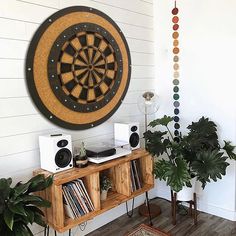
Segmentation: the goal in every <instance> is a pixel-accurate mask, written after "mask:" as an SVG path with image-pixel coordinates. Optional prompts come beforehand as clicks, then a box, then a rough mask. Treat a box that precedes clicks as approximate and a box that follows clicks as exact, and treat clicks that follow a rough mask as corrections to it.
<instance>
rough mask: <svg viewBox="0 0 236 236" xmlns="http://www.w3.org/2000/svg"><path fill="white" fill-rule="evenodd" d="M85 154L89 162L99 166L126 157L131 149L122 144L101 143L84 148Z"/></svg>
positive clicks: (114, 142) (116, 142) (126, 144)
mask: <svg viewBox="0 0 236 236" xmlns="http://www.w3.org/2000/svg"><path fill="white" fill-rule="evenodd" d="M86 153H87V156H88V160H89V161H90V162H93V163H96V164H99V163H103V162H106V161H110V160H113V159H116V158H119V157H123V156H126V155H128V154H130V153H131V148H130V145H129V144H128V143H124V142H118V141H113V142H102V143H100V144H96V145H90V146H88V147H86Z"/></svg>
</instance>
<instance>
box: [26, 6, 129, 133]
mask: <svg viewBox="0 0 236 236" xmlns="http://www.w3.org/2000/svg"><path fill="white" fill-rule="evenodd" d="M25 71H26V81H27V85H28V90H29V93H30V95H31V97H32V99H33V101H34V103H35V105H36V106H37V108H38V109H39V110H40V112H41V113H42V114H43V115H44V116H45V117H46V118H47V119H48V120H50V121H51V122H53V123H55V124H56V125H58V126H61V127H63V128H67V129H73V130H82V129H88V128H91V127H94V126H97V125H99V124H101V123H103V122H104V121H106V120H107V119H108V118H109V117H111V116H112V115H113V114H114V112H115V111H116V110H117V109H118V107H119V106H120V105H121V103H122V101H123V99H124V97H125V95H126V93H127V90H128V87H129V83H130V76H131V57H130V52H129V47H128V44H127V41H126V39H125V37H124V35H123V33H122V32H121V30H120V28H119V27H118V26H117V24H116V23H115V22H114V21H113V20H112V19H111V18H110V17H109V16H107V15H106V14H104V13H102V12H101V11H98V10H96V9H94V8H90V7H84V6H73V7H69V8H65V9H62V10H60V11H58V12H56V13H55V14H53V15H52V16H50V17H49V18H48V19H46V20H45V21H44V22H43V24H42V25H41V26H40V27H39V29H38V30H37V31H36V33H35V35H34V36H33V39H32V41H31V43H30V46H29V49H28V53H27V59H26V66H25Z"/></svg>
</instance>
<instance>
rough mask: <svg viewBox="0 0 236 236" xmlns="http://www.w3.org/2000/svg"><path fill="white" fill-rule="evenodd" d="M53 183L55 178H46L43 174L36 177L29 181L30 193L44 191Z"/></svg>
mask: <svg viewBox="0 0 236 236" xmlns="http://www.w3.org/2000/svg"><path fill="white" fill-rule="evenodd" d="M52 182H53V176H49V177H47V178H45V177H44V175H42V174H40V175H36V176H34V177H33V178H31V179H30V180H29V181H28V183H30V186H29V191H28V192H29V193H30V192H37V191H42V190H44V189H46V188H48V187H49V186H50V185H51V184H52Z"/></svg>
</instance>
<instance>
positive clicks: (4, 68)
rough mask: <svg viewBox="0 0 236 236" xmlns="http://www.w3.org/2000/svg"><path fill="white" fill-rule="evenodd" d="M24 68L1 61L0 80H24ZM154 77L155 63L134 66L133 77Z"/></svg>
mask: <svg viewBox="0 0 236 236" xmlns="http://www.w3.org/2000/svg"><path fill="white" fill-rule="evenodd" d="M131 59H132V58H131ZM137 60H138V59H137ZM24 66H25V63H24V60H13V59H0V68H1V70H0V79H6V78H10V79H11V78H24ZM154 76H155V69H154V63H153V64H152V65H145V64H136V65H134V64H132V77H134V78H140V77H154Z"/></svg>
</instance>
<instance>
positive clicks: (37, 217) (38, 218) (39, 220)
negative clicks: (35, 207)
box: [34, 214, 46, 227]
mask: <svg viewBox="0 0 236 236" xmlns="http://www.w3.org/2000/svg"><path fill="white" fill-rule="evenodd" d="M34 221H35V223H37V224H38V225H41V226H43V227H45V226H46V223H45V222H44V220H43V218H42V216H41V215H39V214H35V216H34Z"/></svg>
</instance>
